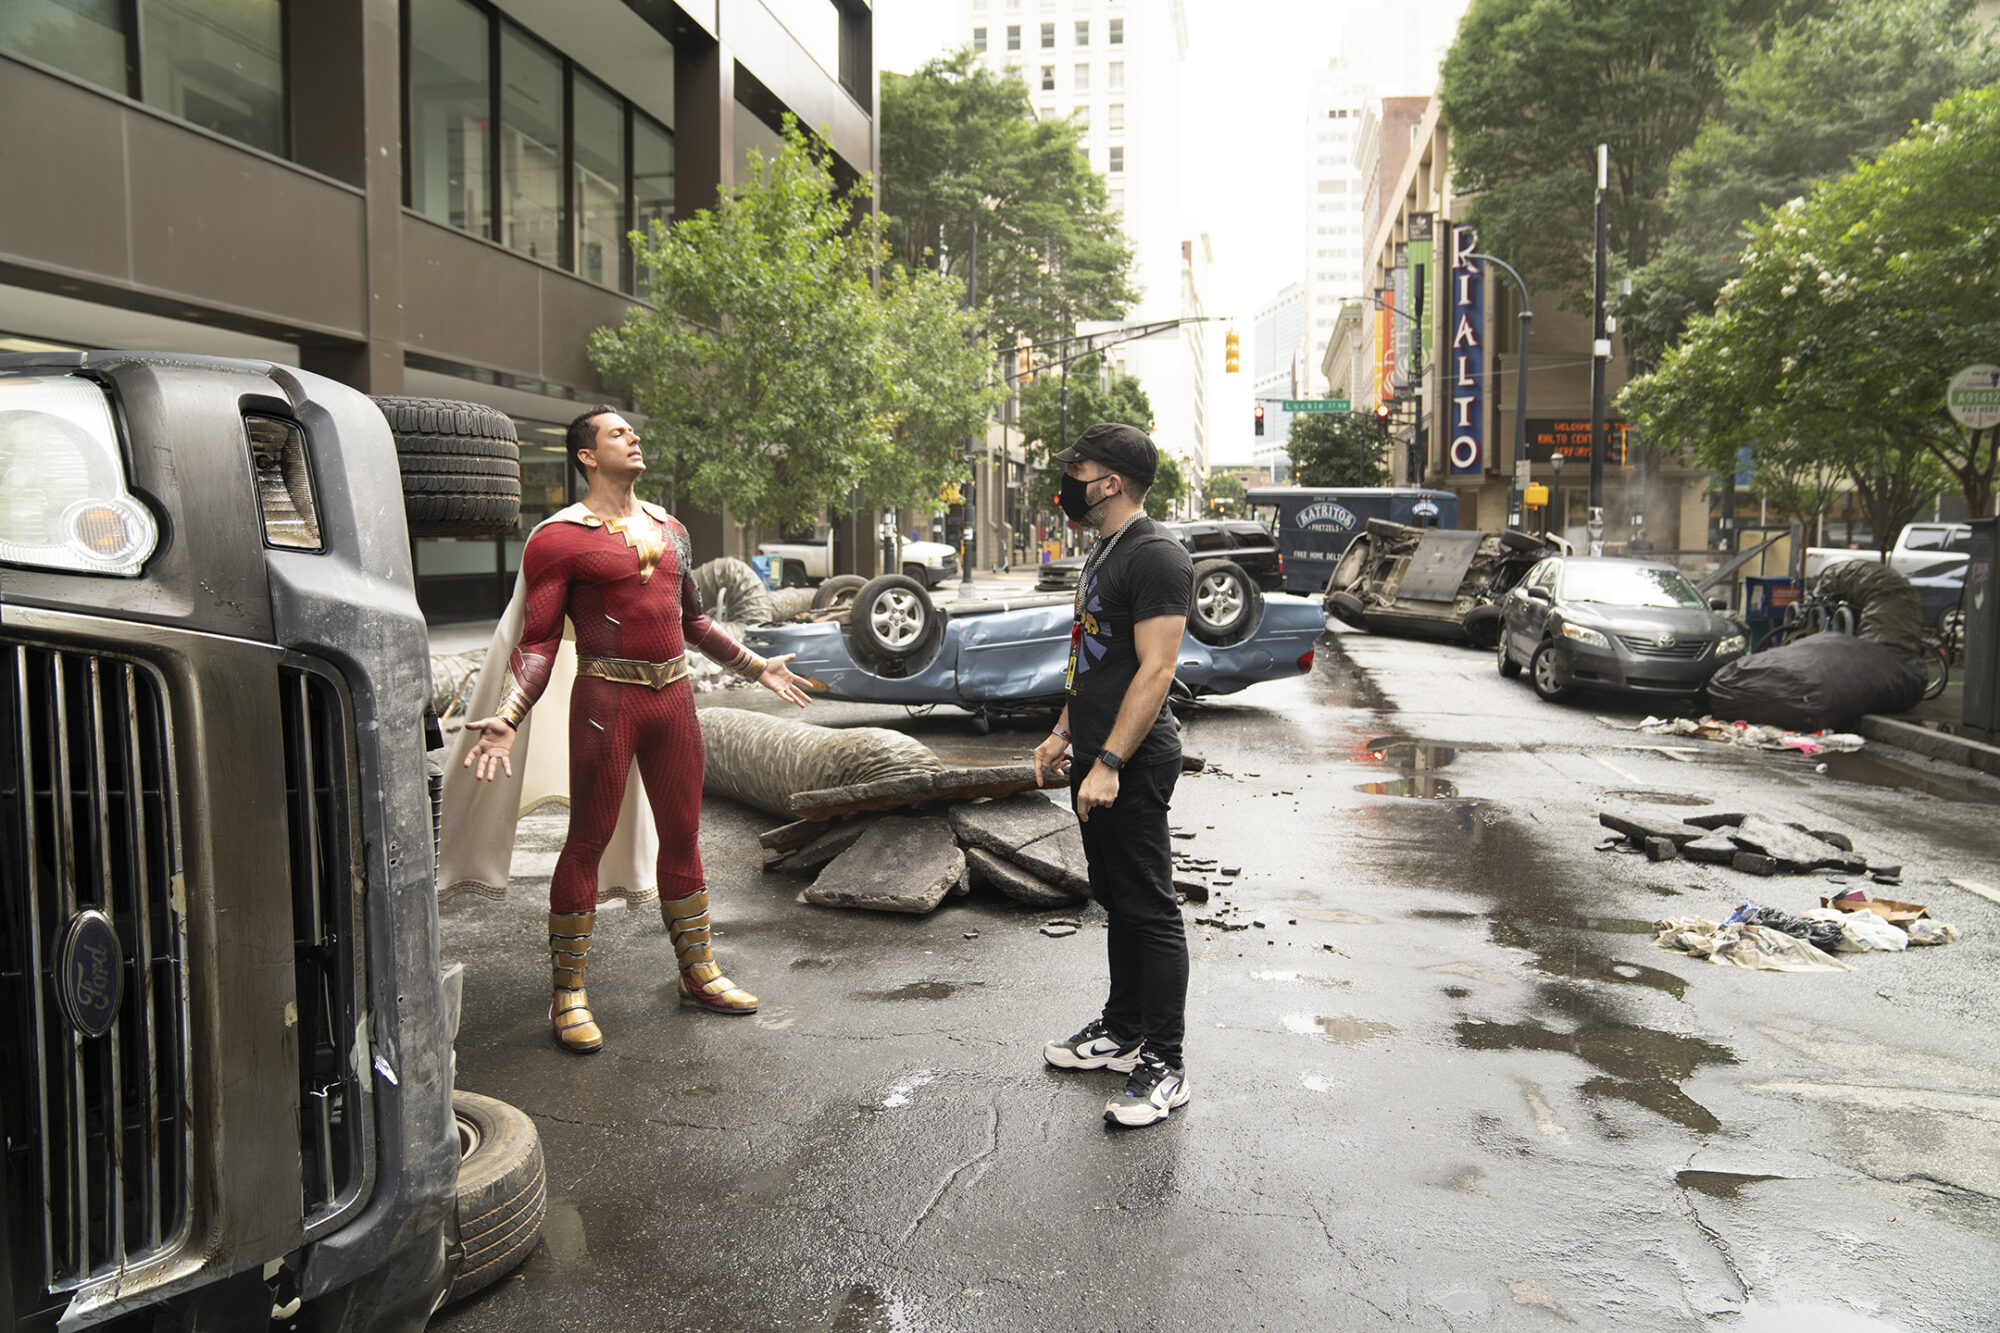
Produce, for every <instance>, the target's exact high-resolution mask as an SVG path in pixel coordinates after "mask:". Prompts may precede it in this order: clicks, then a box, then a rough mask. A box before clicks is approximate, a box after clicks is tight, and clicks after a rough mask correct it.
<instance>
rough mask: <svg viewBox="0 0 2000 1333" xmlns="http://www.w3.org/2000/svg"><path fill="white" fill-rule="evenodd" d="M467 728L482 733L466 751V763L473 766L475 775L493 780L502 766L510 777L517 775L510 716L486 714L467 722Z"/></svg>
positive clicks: (471, 767)
mask: <svg viewBox="0 0 2000 1333" xmlns="http://www.w3.org/2000/svg"><path fill="white" fill-rule="evenodd" d="M465 729H466V730H467V731H476V732H479V733H480V737H479V739H478V740H477V741H475V742H473V746H472V748H471V749H470V750H468V751H466V753H465V766H466V767H467V768H469V769H472V771H473V776H475V777H477V778H478V779H479V780H480V781H481V782H491V781H493V779H494V778H496V777H498V776H500V773H501V771H502V770H505V772H506V774H507V776H508V777H510V778H511V777H513V776H514V758H513V750H514V728H513V727H512V726H511V725H510V724H509V723H508V721H507V719H506V718H504V717H482V718H480V719H479V720H478V721H476V722H468V723H466V724H465Z"/></svg>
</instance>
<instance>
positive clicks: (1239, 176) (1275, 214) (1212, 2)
mask: <svg viewBox="0 0 2000 1333" xmlns="http://www.w3.org/2000/svg"><path fill="white" fill-rule="evenodd" d="M1148 2H1149V3H1159V2H1160V0H1148ZM1185 3H1186V7H1187V20H1188V59H1187V68H1186V71H1185V77H1184V83H1183V87H1184V88H1185V89H1186V93H1185V96H1186V97H1187V98H1188V99H1189V100H1188V105H1187V107H1186V111H1185V115H1184V120H1185V124H1186V132H1187V141H1186V142H1185V143H1184V144H1183V145H1182V151H1181V153H1180V158H1179V162H1178V164H1177V169H1178V171H1179V172H1180V173H1181V186H1182V188H1181V196H1182V198H1183V199H1184V200H1186V201H1187V206H1188V216H1189V219H1190V220H1191V221H1193V222H1194V223H1195V224H1196V225H1198V226H1200V227H1201V229H1203V230H1205V231H1206V232H1207V233H1208V235H1209V238H1210V241H1211V244H1212V245H1213V247H1214V253H1215V268H1214V270H1213V272H1212V273H1211V274H1210V280H1209V291H1208V308H1209V310H1211V311H1213V312H1215V313H1217V314H1222V315H1229V316H1232V317H1233V318H1234V320H1235V325H1236V328H1237V330H1238V331H1239V332H1240V333H1241V334H1242V336H1243V343H1244V362H1245V365H1244V370H1245V372H1246V373H1244V374H1242V375H1235V376H1230V377H1228V379H1229V381H1230V382H1229V383H1225V384H1222V385H1219V386H1216V385H1213V384H1212V388H1213V390H1214V392H1213V393H1212V401H1211V411H1212V417H1211V420H1212V422H1213V425H1214V427H1215V436H1214V441H1215V445H1216V449H1215V452H1214V454H1213V457H1214V458H1215V459H1216V460H1217V461H1223V462H1227V461H1233V460H1234V459H1235V457H1236V455H1237V454H1238V453H1239V452H1244V451H1245V450H1244V448H1243V447H1242V446H1247V440H1246V441H1236V440H1234V438H1233V437H1235V436H1237V435H1240V434H1241V433H1242V432H1241V431H1239V430H1236V429H1232V426H1240V425H1241V423H1242V422H1244V421H1247V420H1248V419H1249V410H1250V409H1249V403H1250V390H1249V386H1248V381H1249V378H1250V376H1249V374H1248V373H1247V372H1248V370H1249V364H1248V363H1249V356H1250V341H1251V333H1252V327H1253V325H1254V323H1255V320H1256V310H1257V306H1258V304H1259V303H1260V302H1262V301H1264V300H1265V299H1266V298H1268V297H1270V296H1271V295H1273V294H1274V293H1276V292H1277V290H1278V289H1279V288H1280V287H1283V286H1284V285H1285V284H1286V283H1288V282H1295V281H1301V280H1303V278H1304V276H1305V272H1304V270H1305V209H1306V175H1307V165H1306V156H1305V123H1304V122H1305V103H1306V92H1307V88H1308V84H1309V82H1310V79H1311V76H1312V73H1313V71H1314V70H1316V69H1320V68H1322V67H1324V66H1325V64H1326V63H1327V61H1328V60H1329V59H1330V58H1332V57H1333V56H1334V55H1335V54H1336V53H1337V51H1338V48H1339V44H1340V31H1341V25H1342V23H1343V21H1344V20H1345V18H1346V16H1347V14H1348V13H1349V12H1350V10H1352V9H1356V8H1361V7H1362V5H1361V4H1358V3H1355V0H1185ZM956 9H957V6H956V5H955V4H953V3H952V0H876V3H875V52H876V59H877V61H878V62H879V64H880V66H881V68H883V69H884V70H892V71H894V72H896V73H899V74H907V73H909V72H910V71H911V70H914V69H915V68H916V67H917V66H919V65H921V64H922V63H923V62H924V61H925V60H928V59H929V58H931V57H932V56H934V55H938V54H941V53H943V52H944V51H945V50H947V49H948V48H949V47H951V46H952V45H954V44H955V43H954V42H953V36H954V34H953V30H952V26H953V25H952V20H953V17H954V15H955V12H956ZM1246 457H1247V454H1246Z"/></svg>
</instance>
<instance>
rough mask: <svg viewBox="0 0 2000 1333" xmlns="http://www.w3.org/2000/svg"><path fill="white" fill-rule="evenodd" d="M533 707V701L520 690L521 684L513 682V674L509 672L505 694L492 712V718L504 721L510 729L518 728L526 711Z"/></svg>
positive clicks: (525, 692) (526, 713)
mask: <svg viewBox="0 0 2000 1333" xmlns="http://www.w3.org/2000/svg"><path fill="white" fill-rule="evenodd" d="M534 706H535V704H534V700H532V699H530V698H529V697H528V694H527V691H525V690H523V689H522V688H521V682H519V681H517V680H515V679H514V676H513V673H512V672H509V673H508V675H507V692H506V693H505V694H503V695H501V696H500V706H499V707H498V708H496V709H494V710H493V716H495V717H498V718H504V719H506V722H507V725H508V726H510V727H515V728H519V727H520V725H521V719H522V718H525V717H526V716H527V715H528V710H529V709H530V708H533V707H534Z"/></svg>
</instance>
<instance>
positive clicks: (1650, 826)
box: [1597, 810, 1701, 847]
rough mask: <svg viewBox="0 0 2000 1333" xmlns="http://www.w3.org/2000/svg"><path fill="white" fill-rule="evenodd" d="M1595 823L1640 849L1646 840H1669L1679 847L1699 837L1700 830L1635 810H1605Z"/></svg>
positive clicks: (1675, 820)
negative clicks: (1615, 832)
mask: <svg viewBox="0 0 2000 1333" xmlns="http://www.w3.org/2000/svg"><path fill="white" fill-rule="evenodd" d="M1597 822H1598V823H1600V824H1602V825H1604V827H1606V828H1608V829H1616V830H1617V831H1618V832H1620V833H1622V834H1624V835H1625V836H1626V837H1627V838H1630V839H1631V840H1632V842H1633V844H1634V845H1636V846H1641V847H1643V846H1645V843H1646V839H1648V838H1669V839H1672V841H1673V844H1674V846H1676V847H1680V846H1683V845H1685V844H1687V843H1690V842H1693V841H1694V840H1695V839H1696V838H1699V837H1700V836H1701V830H1700V829H1698V828H1696V827H1694V826H1693V825H1692V824H1684V823H1682V822H1681V821H1680V820H1677V819H1661V818H1660V817H1659V816H1657V815H1649V814H1644V813H1642V812H1640V811H1637V810H1606V811H1604V812H1603V813H1602V814H1600V815H1598V816H1597Z"/></svg>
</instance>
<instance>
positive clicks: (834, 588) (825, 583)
mask: <svg viewBox="0 0 2000 1333" xmlns="http://www.w3.org/2000/svg"><path fill="white" fill-rule="evenodd" d="M867 586H868V580H867V579H864V578H862V577H861V576H860V575H859V574H835V575H834V576H833V577H832V578H830V579H822V580H821V581H820V585H819V587H818V588H816V589H814V590H813V601H812V609H813V610H815V611H824V610H826V608H828V607H829V606H842V605H845V604H847V603H851V602H852V601H853V600H854V596H855V594H856V593H858V592H860V591H861V590H862V589H863V588H865V587H867Z"/></svg>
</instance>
